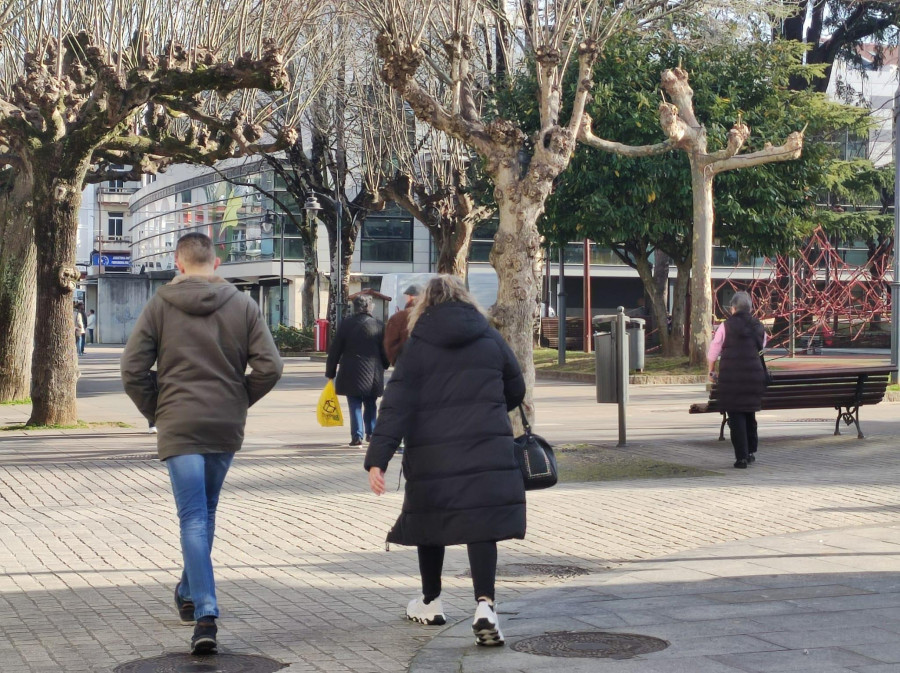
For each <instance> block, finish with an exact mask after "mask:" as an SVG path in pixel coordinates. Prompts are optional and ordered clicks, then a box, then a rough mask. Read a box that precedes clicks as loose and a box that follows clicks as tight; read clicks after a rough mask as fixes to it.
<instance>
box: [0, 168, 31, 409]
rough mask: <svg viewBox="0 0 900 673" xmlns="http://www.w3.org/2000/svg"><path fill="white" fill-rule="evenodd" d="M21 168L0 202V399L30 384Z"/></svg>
mask: <svg viewBox="0 0 900 673" xmlns="http://www.w3.org/2000/svg"><path fill="white" fill-rule="evenodd" d="M25 170H26V169H24V168H23V169H22V172H20V173H19V174H18V175H17V177H16V180H15V182H14V183H13V186H12V190H11V191H10V192H9V193H8V194H5V195H4V197H3V198H2V201H0V325H3V329H2V330H0V402H13V401H16V400H23V399H25V398H27V397H28V396H29V393H30V387H31V350H32V343H33V341H34V311H35V298H36V297H35V291H34V286H35V266H36V253H35V248H34V220H33V217H32V211H31V190H32V179H31V175H30V174H28V173H26V172H25Z"/></svg>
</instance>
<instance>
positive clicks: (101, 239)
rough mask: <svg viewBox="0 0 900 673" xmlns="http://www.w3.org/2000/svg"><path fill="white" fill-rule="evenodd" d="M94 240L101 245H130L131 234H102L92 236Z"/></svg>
mask: <svg viewBox="0 0 900 673" xmlns="http://www.w3.org/2000/svg"><path fill="white" fill-rule="evenodd" d="M94 241H95V242H96V243H98V244H101V245H106V246H110V245H111V246H122V245H131V236H110V235H108V234H107V235H103V236H97V237H96V238H94Z"/></svg>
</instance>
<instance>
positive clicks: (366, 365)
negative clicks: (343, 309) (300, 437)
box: [325, 313, 390, 397]
mask: <svg viewBox="0 0 900 673" xmlns="http://www.w3.org/2000/svg"><path fill="white" fill-rule="evenodd" d="M389 365H390V363H389V362H388V359H387V355H385V352H384V325H382V323H381V321H380V320H376V319H375V318H373V317H372V316H370V315H369V314H368V313H357V314H355V315H352V316H350V317H349V318H344V319H343V320H342V321H341V326H340V327H338V329H337V333H336V334H335V335H334V342H332V344H331V348H329V349H328V362H327V364H326V365H325V376H327V377H328V378H330V379H334V391H335V392H336V393H337V394H338V395H351V396H353V397H381V395H382V393H383V392H384V370H385V369H387V368H388V366H389ZM335 373H336V374H337V377H335Z"/></svg>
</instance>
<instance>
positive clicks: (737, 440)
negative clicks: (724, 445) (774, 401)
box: [728, 411, 759, 460]
mask: <svg viewBox="0 0 900 673" xmlns="http://www.w3.org/2000/svg"><path fill="white" fill-rule="evenodd" d="M728 428H729V430H731V445H732V446H733V447H734V459H735V460H747V456H748V455H749V454H751V453H756V447H757V446H758V445H759V437H758V436H757V434H756V413H755V412H753V411H729V412H728Z"/></svg>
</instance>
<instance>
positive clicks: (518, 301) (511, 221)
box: [490, 178, 549, 433]
mask: <svg viewBox="0 0 900 673" xmlns="http://www.w3.org/2000/svg"><path fill="white" fill-rule="evenodd" d="M495 184H497V188H496V190H495V193H499V192H501V191H502V192H504V194H505V195H504V197H503V198H499V199H498V206H499V214H500V226H499V229H498V231H497V235H496V236H495V237H494V246H493V248H492V249H491V257H490V259H491V265H492V266H493V267H494V269H495V270H496V272H497V303H495V304H494V306H493V307H492V308H491V317H492V319H493V322H494V325H495V326H496V327H497V329H498V330H499V331H500V334H502V335H503V338H504V339H506V342H507V343H508V344H509V345H510V347H511V348H512V351H513V353H515V356H516V358H517V359H518V361H519V366H520V367H521V368H522V374H523V376H524V377H525V385H526V388H527V391H528V392H527V393H526V396H525V408H526V411H527V413H528V415H529V416H530V417H533V409H534V402H533V391H534V340H533V338H532V333H533V331H534V321H535V320H536V319H537V316H538V312H539V305H540V304H539V302H540V290H541V236H540V234H539V233H538V229H537V219H538V217H539V216H540V214H541V212H542V211H543V209H544V199H545V198H546V197H545V196H537V198H529V197H530V196H531V194H528V195H526V194H524V193H523V192H524V191H525V190H524V189H521V183H519V181H518V180H515V179H514V178H512V179H510V180H509V181H507V182H506V185H505V187H501V185H504V181H503V180H502V179H497V181H496V183H495ZM548 190H549V183H548ZM519 424H520V421H518V420H514V428H515V429H516V432H517V433H518V432H520V431H521V429H520V426H519Z"/></svg>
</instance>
